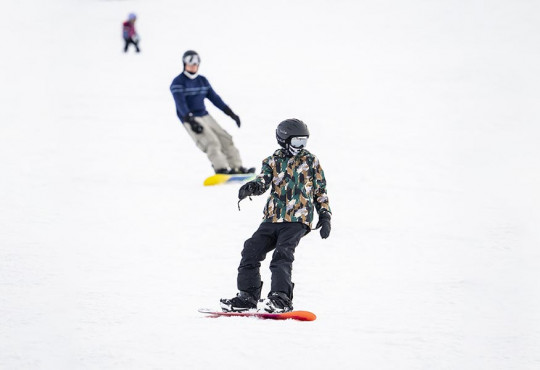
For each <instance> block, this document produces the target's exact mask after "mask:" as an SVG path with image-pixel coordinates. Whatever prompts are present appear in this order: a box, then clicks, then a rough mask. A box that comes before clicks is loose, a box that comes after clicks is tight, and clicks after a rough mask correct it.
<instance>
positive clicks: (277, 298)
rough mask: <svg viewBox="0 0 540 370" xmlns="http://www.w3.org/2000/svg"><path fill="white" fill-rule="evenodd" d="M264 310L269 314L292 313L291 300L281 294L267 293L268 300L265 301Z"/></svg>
mask: <svg viewBox="0 0 540 370" xmlns="http://www.w3.org/2000/svg"><path fill="white" fill-rule="evenodd" d="M264 310H265V311H266V312H270V313H281V312H289V311H292V310H293V305H292V300H291V299H290V298H289V296H288V295H287V294H285V293H283V292H270V293H268V298H267V299H265V302H264Z"/></svg>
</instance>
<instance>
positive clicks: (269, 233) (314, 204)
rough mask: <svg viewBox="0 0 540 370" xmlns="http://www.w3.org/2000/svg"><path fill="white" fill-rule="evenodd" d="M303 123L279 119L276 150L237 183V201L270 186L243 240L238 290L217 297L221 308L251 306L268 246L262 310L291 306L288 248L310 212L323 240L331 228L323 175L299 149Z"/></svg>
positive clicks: (300, 233) (258, 292)
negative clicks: (259, 217)
mask: <svg viewBox="0 0 540 370" xmlns="http://www.w3.org/2000/svg"><path fill="white" fill-rule="evenodd" d="M308 137H309V130H308V128H307V125H306V124H305V123H304V122H302V121H300V120H298V119H288V120H285V121H283V122H281V123H280V124H279V125H278V128H277V130H276V138H277V141H278V143H279V144H280V145H281V146H282V149H278V150H277V151H275V152H274V154H273V155H271V156H270V157H268V158H266V159H265V160H264V161H263V164H262V170H261V173H260V174H259V175H258V176H257V178H256V179H255V180H253V181H250V182H248V183H246V184H245V185H243V186H242V187H241V188H240V191H239V194H238V197H239V199H240V200H242V199H244V198H246V197H248V196H251V195H261V194H263V193H264V192H266V191H267V190H268V189H269V188H271V192H270V195H269V197H268V201H267V202H266V206H265V207H264V217H263V222H262V223H261V225H260V226H259V228H258V230H257V231H256V232H255V233H254V234H253V236H252V237H251V238H249V239H248V240H246V242H245V243H244V249H243V250H242V259H241V261H240V266H239V267H238V278H237V286H238V290H239V293H238V294H237V295H236V297H234V298H232V299H221V307H222V309H223V310H224V311H246V310H249V309H256V308H257V302H258V301H259V298H260V295H261V290H262V282H261V276H260V272H259V268H260V266H261V261H263V260H264V259H265V257H266V254H267V253H268V252H270V251H272V250H274V253H273V255H272V261H271V262H270V270H271V272H272V285H271V288H270V293H269V294H268V299H267V300H266V301H265V304H264V309H265V310H266V311H268V312H286V311H292V309H293V306H292V299H293V288H294V283H292V282H291V273H292V263H293V261H294V252H295V249H296V247H297V246H298V243H299V242H300V239H301V238H302V237H303V236H304V235H306V234H307V233H308V232H310V230H311V223H312V221H313V216H314V211H315V210H316V211H317V213H318V214H319V222H318V223H317V226H316V229H318V228H321V231H320V234H321V237H322V238H323V239H326V238H328V236H329V235H330V230H331V226H330V225H331V224H330V220H331V209H330V205H329V203H328V195H327V194H326V179H325V177H324V171H323V170H322V168H321V165H320V163H319V160H318V159H317V157H315V156H314V155H313V154H311V153H310V152H309V151H307V150H306V149H304V148H305V146H306V144H307V140H308Z"/></svg>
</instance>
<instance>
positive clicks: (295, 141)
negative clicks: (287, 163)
mask: <svg viewBox="0 0 540 370" xmlns="http://www.w3.org/2000/svg"><path fill="white" fill-rule="evenodd" d="M307 139H308V137H307V136H294V137H291V146H292V147H295V148H305V147H306V145H307Z"/></svg>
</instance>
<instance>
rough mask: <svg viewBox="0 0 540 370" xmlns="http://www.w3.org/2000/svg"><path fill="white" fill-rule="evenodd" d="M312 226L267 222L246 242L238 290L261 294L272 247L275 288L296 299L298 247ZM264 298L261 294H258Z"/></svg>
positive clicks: (276, 290) (273, 285)
mask: <svg viewBox="0 0 540 370" xmlns="http://www.w3.org/2000/svg"><path fill="white" fill-rule="evenodd" d="M308 230H309V229H308V226H306V225H304V224H302V223H300V222H280V223H271V222H263V223H262V224H261V225H260V226H259V228H258V229H257V231H255V233H254V234H253V236H252V237H251V238H249V239H248V240H246V242H245V243H244V249H243V250H242V259H241V261H240V266H239V267H238V279H237V285H238V290H242V291H245V292H249V293H252V294H255V295H257V293H258V294H260V287H261V275H260V272H259V269H260V267H261V261H263V260H264V259H265V258H266V254H267V253H268V252H270V251H272V250H274V249H275V250H274V253H273V255H272V261H271V262H270V271H271V272H272V285H271V287H270V289H271V291H272V292H284V293H285V294H287V295H288V296H289V298H291V299H292V294H293V284H292V282H291V273H292V263H293V261H294V251H295V249H296V246H297V245H298V243H299V242H300V239H301V238H302V237H303V236H304V235H305V234H306V233H307V232H308ZM255 298H257V299H258V298H260V297H255Z"/></svg>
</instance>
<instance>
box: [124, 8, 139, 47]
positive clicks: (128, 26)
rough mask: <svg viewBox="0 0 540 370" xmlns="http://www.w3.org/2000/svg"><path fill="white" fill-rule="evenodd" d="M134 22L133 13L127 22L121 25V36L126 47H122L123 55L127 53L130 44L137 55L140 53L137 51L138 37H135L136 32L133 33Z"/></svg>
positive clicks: (135, 18) (134, 16)
mask: <svg viewBox="0 0 540 370" xmlns="http://www.w3.org/2000/svg"><path fill="white" fill-rule="evenodd" d="M136 20H137V16H136V15H135V13H130V14H129V16H128V19H127V21H125V22H124V23H123V24H122V36H123V37H124V41H125V42H126V45H125V46H124V53H127V51H128V47H129V45H130V44H133V45H134V46H135V50H136V51H137V53H138V52H140V51H141V49H139V35H137V31H135V21H136Z"/></svg>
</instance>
